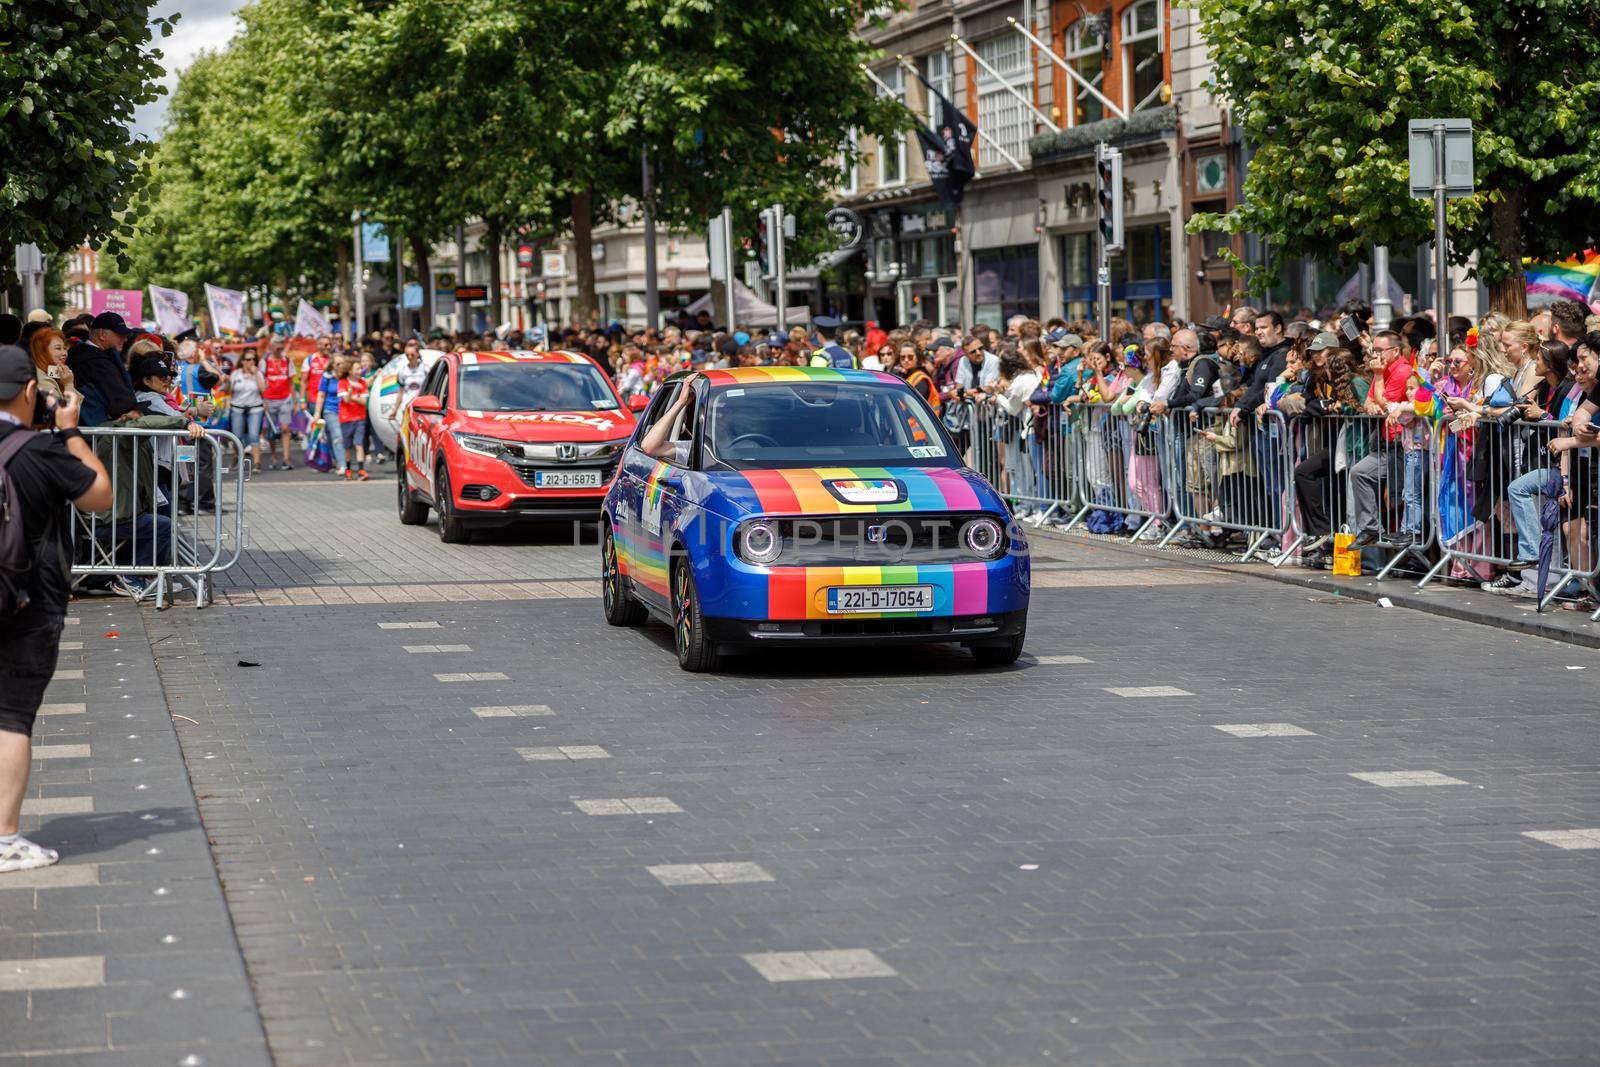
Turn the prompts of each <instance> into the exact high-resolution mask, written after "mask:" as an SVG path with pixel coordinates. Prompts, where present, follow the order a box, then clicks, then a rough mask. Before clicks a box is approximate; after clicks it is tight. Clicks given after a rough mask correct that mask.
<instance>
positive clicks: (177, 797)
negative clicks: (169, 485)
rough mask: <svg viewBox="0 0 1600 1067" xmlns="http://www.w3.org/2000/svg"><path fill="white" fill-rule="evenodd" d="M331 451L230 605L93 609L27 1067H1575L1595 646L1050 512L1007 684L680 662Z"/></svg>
mask: <svg viewBox="0 0 1600 1067" xmlns="http://www.w3.org/2000/svg"><path fill="white" fill-rule="evenodd" d="M311 480H312V476H310V475H306V474H300V475H298V476H297V475H287V476H277V477H276V478H274V476H270V475H268V476H262V477H259V478H258V479H257V480H256V482H255V483H254V484H253V485H252V493H253V508H252V512H251V537H252V545H253V546H254V547H253V550H252V552H251V553H250V554H249V555H248V556H247V563H246V564H245V565H243V566H241V567H240V568H239V569H238V570H237V571H235V572H234V574H233V575H232V576H231V579H230V580H229V583H228V584H227V585H226V587H225V588H224V593H225V596H223V597H222V598H221V599H220V600H219V603H218V604H217V605H216V606H215V607H213V608H210V609H207V610H203V611H195V610H193V609H191V608H188V607H186V606H180V607H174V608H172V609H170V610H168V611H165V612H162V613H159V614H157V613H155V612H152V611H145V612H144V613H143V614H140V613H138V612H135V611H133V610H132V609H130V608H129V607H128V606H127V604H126V602H125V601H117V602H106V601H89V602H82V603H80V604H77V605H75V606H74V614H75V615H76V616H77V618H78V619H79V620H80V621H79V622H78V623H77V625H75V626H74V627H73V629H74V630H75V631H76V632H77V635H81V640H82V642H83V645H84V648H83V650H82V652H81V653H79V652H76V651H75V652H72V653H66V654H64V655H63V663H62V666H63V668H76V667H77V666H79V664H80V661H81V666H82V668H83V671H84V673H83V676H82V678H81V679H76V678H67V677H65V676H64V675H63V676H61V677H60V679H59V681H58V684H57V685H56V686H55V687H53V688H52V691H51V694H50V697H49V699H50V700H51V701H54V702H58V703H59V704H60V705H67V704H78V703H81V704H82V710H81V712H74V713H63V714H61V715H59V716H51V717H47V718H45V719H42V720H41V723H42V724H45V727H44V729H43V730H42V731H41V733H42V736H41V737H40V739H39V740H40V742H41V744H42V745H44V746H50V747H54V746H56V745H62V746H68V745H71V746H76V745H84V746H86V747H84V748H82V749H73V750H71V751H62V752H61V753H60V755H61V756H62V757H63V758H60V759H54V758H51V759H43V760H41V761H40V762H39V763H38V764H37V765H36V772H37V773H36V778H35V783H34V788H33V793H34V794H36V796H37V799H36V800H35V801H33V802H32V803H33V804H34V807H33V808H32V809H31V810H32V811H33V812H35V814H30V815H27V816H26V817H25V825H26V826H29V827H32V828H33V829H36V830H38V831H39V834H40V835H41V836H42V837H44V836H48V837H50V838H51V840H53V841H56V842H58V843H59V846H60V848H61V850H62V853H63V865H62V866H61V867H59V868H53V869H51V870H50V871H49V872H47V873H49V874H50V875H51V877H52V878H53V879H58V880H57V881H51V880H50V879H41V880H39V881H38V884H37V886H30V887H28V888H27V889H26V890H24V889H23V888H20V887H14V886H13V884H12V883H7V884H6V885H5V887H4V888H5V890H6V891H4V892H0V927H3V930H4V933H3V934H0V946H3V949H4V951H0V957H3V958H4V959H3V963H0V1030H3V1031H4V1032H5V1033H6V1034H7V1035H8V1037H11V1038H12V1040H10V1041H9V1042H8V1048H7V1050H6V1052H5V1053H4V1054H3V1055H6V1056H17V1055H19V1054H21V1055H25V1056H27V1057H29V1058H28V1059H27V1060H26V1062H29V1063H33V1062H39V1063H46V1064H58V1063H60V1064H65V1063H102V1062H103V1063H107V1064H117V1065H122V1064H135V1063H137V1064H143V1063H150V1064H164V1063H173V1064H175V1063H180V1062H186V1063H210V1064H212V1065H218V1067H220V1065H223V1064H227V1065H233V1064H250V1063H264V1062H268V1057H269V1055H270V1062H272V1063H275V1064H276V1065H278V1067H333V1065H344V1064H393V1065H401V1064H406V1065H409V1064H460V1065H467V1064H472V1065H483V1064H497V1063H505V1064H552V1065H558V1064H561V1065H564V1064H630V1065H631V1064H639V1065H645V1064H649V1065H664V1064H679V1063H682V1064H695V1065H711V1064H741V1065H755V1064H762V1065H766V1064H780V1063H782V1064H830V1065H833V1064H841V1065H842V1064H884V1065H887V1064H896V1065H908V1067H909V1065H917V1067H927V1065H930V1064H972V1065H1020V1064H1049V1063H1083V1064H1122V1063H1130V1064H1133V1063H1146V1064H1184V1065H1190V1064H1224V1063H1237V1064H1273V1065H1281V1064H1315V1065H1351V1067H1354V1065H1358V1064H1362V1065H1364V1064H1391V1063H1392V1064H1420V1063H1440V1064H1456V1063H1485V1064H1556V1063H1567V1064H1583V1063H1592V1062H1593V1060H1594V1049H1595V1048H1596V1047H1597V1045H1600V1018H1597V1016H1596V1014H1595V1012H1594V1009H1593V1006H1594V1004H1595V1003H1596V1002H1597V999H1600V966H1597V964H1596V960H1597V959H1600V927H1597V926H1596V924H1595V922H1594V914H1595V909H1596V906H1597V904H1600V888H1597V881H1596V879H1595V877H1594V873H1595V866H1594V864H1595V863H1596V862H1600V830H1595V829H1594V828H1595V827H1597V826H1600V786H1597V771H1600V768H1597V766H1596V763H1595V760H1594V754H1593V745H1592V737H1593V725H1592V715H1593V706H1594V705H1593V701H1592V700H1591V699H1589V697H1588V695H1587V694H1588V688H1589V682H1590V681H1591V675H1590V674H1589V673H1587V672H1589V671H1594V670H1600V666H1597V665H1596V661H1595V659H1594V654H1593V652H1591V651H1589V650H1587V649H1580V648H1575V647H1571V646H1566V645H1561V644H1557V643H1555V642H1550V641H1545V640H1542V639H1538V638H1531V637H1526V636H1520V635H1516V634H1511V633H1507V632H1504V631H1502V630H1499V629H1494V628H1491V627H1487V626H1476V625H1472V624H1469V623H1465V622H1456V621H1451V620H1446V619H1441V618H1438V617H1435V616H1432V615H1428V614H1423V613H1420V612H1412V611H1404V610H1398V609H1397V610H1384V609H1381V608H1377V607H1374V606H1371V605H1367V604H1360V603H1357V602H1355V601H1352V600H1348V599H1345V600H1341V599H1339V598H1334V597H1327V596H1315V595H1307V594H1306V593H1305V592H1304V591H1301V590H1297V589H1294V588H1291V587H1288V586H1285V585H1281V584H1276V583H1270V582H1263V581H1258V580H1256V579H1253V578H1244V577H1236V576H1233V575H1228V574H1224V573H1221V572H1219V571H1215V570H1211V569H1207V568H1204V567H1200V566H1190V565H1183V564H1172V563H1156V562H1153V561H1151V560H1149V559H1145V558H1143V557H1136V556H1130V555H1127V554H1125V553H1120V554H1119V553H1114V552H1110V551H1107V550H1103V549H1100V548H1097V547H1094V546H1083V545H1080V544H1074V543H1070V542H1067V541H1064V540H1060V539H1055V538H1049V537H1042V538H1040V539H1038V541H1037V543H1036V546H1035V547H1036V567H1037V568H1038V569H1037V571H1036V586H1037V588H1036V589H1035V593H1034V601H1033V608H1032V615H1031V618H1030V625H1029V640H1028V647H1027V655H1026V656H1025V658H1024V660H1023V662H1021V663H1020V664H1018V665H1017V666H1016V667H1015V668H1012V669H1004V670H993V671H984V670H977V669H975V668H974V667H973V666H972V664H971V661H970V658H969V657H968V656H966V655H965V654H963V653H961V652H959V651H958V650H951V651H944V650H934V651H909V652H904V651H897V650H890V651H886V652H874V653H848V654H839V653H829V654H827V655H826V656H819V655H816V654H806V653H769V654H768V655H765V656H762V657H759V658H754V657H750V658H744V659H739V660H734V661H732V662H731V664H730V668H729V670H727V671H726V672H724V673H722V674H713V675H689V674H685V673H683V672H681V671H680V670H679V669H678V667H677V665H676V663H675V661H674V659H673V656H672V653H671V643H670V637H669V635H668V633H667V631H666V630H665V628H662V627H659V626H647V627H645V628H643V629H639V630H626V629H614V628H611V627H607V626H606V625H605V624H604V622H603V620H602V619H601V617H600V611H599V607H598V604H597V601H596V597H595V595H594V593H595V586H596V582H595V577H596V574H597V554H596V551H595V549H594V548H593V546H592V545H589V544H586V545H583V546H580V547H574V546H573V545H572V544H571V534H570V531H565V530H563V531H559V532H548V531H545V532H540V531H533V532H529V531H521V532H508V533H505V534H499V535H496V536H494V537H493V538H492V539H490V543H487V544H484V543H479V544H469V545H462V546H443V545H440V544H439V543H438V542H437V540H436V537H435V531H434V529H433V527H432V526H431V525H430V526H428V527H423V528H405V527H401V526H399V525H398V524H396V523H395V521H394V517H393V504H392V498H393V492H392V487H391V485H390V483H389V482H388V481H387V480H386V479H378V480H375V481H374V483H372V484H369V485H343V484H337V485H336V484H332V483H327V484H317V485H308V484H304V483H306V482H309V481H311ZM313 532H318V533H316V536H314V537H313V536H311V534H312V533H313ZM590 539H591V540H592V533H591V538H590ZM303 545H309V546H310V547H299V546H303ZM417 586H425V587H429V588H434V589H439V590H441V592H440V593H439V595H438V596H430V595H420V596H419V595H416V587H417ZM285 590H300V591H302V592H299V593H295V594H294V595H293V596H289V595H287V594H286V593H285ZM113 631H115V632H117V633H119V634H120V637H119V639H117V640H115V641H112V640H109V639H108V638H103V637H102V636H101V635H102V634H108V633H111V632H113ZM1219 634H1229V635H1233V636H1234V639H1235V640H1234V644H1233V647H1232V654H1231V656H1229V657H1228V658H1227V659H1226V660H1225V661H1218V660H1217V659H1216V658H1215V657H1202V656H1200V655H1197V648H1198V644H1199V642H1200V641H1202V640H1205V641H1207V642H1215V641H1216V640H1217V638H1218V635H1219ZM68 636H69V637H73V636H75V635H74V634H71V633H69V635H68ZM152 665H153V667H154V668H155V670H154V671H152V670H151V669H150V668H151V666H152ZM157 671H158V672H159V688H158V687H157V685H156V672H157ZM163 697H164V699H165V702H166V709H167V711H168V712H170V714H171V723H172V725H171V726H170V727H169V726H168V725H167V724H166V723H165V722H163V721H162V715H161V703H162V699H163ZM129 714H132V715H135V716H137V718H136V719H134V720H132V722H134V723H137V724H138V725H137V728H135V727H134V726H132V725H125V723H126V722H128V720H125V719H124V718H123V716H125V715H129ZM169 730H170V731H173V732H175V734H176V743H174V741H173V738H172V734H171V733H169V732H168V731H169ZM136 733H137V734H140V735H142V736H140V737H138V738H137V739H135V738H133V737H130V736H129V735H132V734H136ZM90 745H92V753H91V751H90V749H89V748H88V747H87V746H90ZM180 746H181V761H180ZM40 751H41V754H45V753H47V752H48V748H41V750H40ZM51 755H54V754H53V753H52V754H51ZM139 757H143V759H144V760H145V761H146V762H144V763H143V764H142V765H140V764H139V763H137V762H135V763H130V762H129V761H130V760H137V758H139ZM130 767H132V768H134V770H133V771H131V772H130V771H129V770H128V768H130ZM185 767H186V768H187V778H186V777H185ZM191 782H192V793H191V792H190V783H191ZM146 785H148V789H146ZM80 796H81V797H85V798H88V802H92V803H91V804H90V806H87V807H71V806H66V807H63V806H60V805H62V804H63V803H64V802H65V801H66V800H67V799H68V798H70V797H80ZM41 801H43V802H45V804H46V805H48V803H50V802H54V803H56V804H57V805H58V806H57V807H55V808H54V809H51V808H49V807H48V806H45V807H40V806H39V805H40V802H41ZM49 811H54V812H55V814H43V813H42V812H49ZM196 811H197V812H198V816H199V818H200V819H203V822H204V833H203V837H202V833H201V831H200V828H199V821H198V820H197V818H196ZM147 814H155V815H156V816H157V817H156V818H155V819H154V820H149V819H145V818H144V816H145V815H147ZM141 820H142V821H141ZM1578 831H1584V832H1582V833H1579V832H1578ZM203 839H209V843H210V854H211V859H212V860H213V861H214V864H215V867H214V877H213V870H212V868H211V865H210V864H208V863H206V862H205V850H204V848H203V844H204V840H203ZM153 847H160V848H162V849H163V850H164V853H163V854H161V855H159V856H151V855H148V854H147V851H146V850H147V849H150V848H153ZM91 870H92V871H93V873H92V874H91V873H89V872H90V871H91ZM219 882H220V886H221V893H220V894H219V893H218V891H217V887H218V884H219ZM157 893H161V895H160V896H156V895H154V894H157ZM230 920H231V921H230ZM164 934H177V935H181V937H182V938H183V944H182V946H172V949H173V950H171V951H168V950H167V949H166V948H164V947H163V946H162V936H163V935H164ZM235 938H236V941H235ZM180 949H181V950H180ZM241 954H242V964H243V966H242V967H241V966H240V959H241ZM58 957H71V958H74V959H78V960H99V963H98V964H94V963H77V964H70V965H67V964H63V965H60V966H61V967H65V968H67V969H68V970H67V971H66V972H63V971H61V970H60V969H59V968H58V969H57V970H56V971H51V970H49V969H48V968H42V966H41V965H42V964H43V963H45V961H48V960H50V959H54V958H58ZM19 961H21V963H22V965H21V966H20V967H19V966H18V964H19ZM96 967H98V968H100V969H99V970H96ZM73 968H77V970H74V969H73ZM62 973H69V974H76V975H77V976H78V977H77V978H76V979H73V984H74V985H75V986H76V987H77V988H73V989H70V990H65V989H59V988H55V989H52V988H49V986H48V985H41V984H40V983H41V981H42V978H41V976H45V977H46V978H47V977H48V976H49V975H51V974H56V975H58V976H59V975H60V974H62ZM30 983H31V984H30ZM52 984H59V981H58V982H57V983H52ZM174 990H183V991H185V996H184V997H181V998H177V999H173V998H174V996H175V993H174V992H173V991H174ZM125 1027H126V1029H125ZM263 1034H264V1038H263ZM185 1056H190V1057H198V1058H193V1059H185V1058H184V1057H185Z"/></svg>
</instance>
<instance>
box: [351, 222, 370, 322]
mask: <svg viewBox="0 0 1600 1067" xmlns="http://www.w3.org/2000/svg"><path fill="white" fill-rule="evenodd" d="M350 222H351V223H352V224H353V225H354V227H355V243H356V259H355V263H356V266H355V277H354V278H353V279H352V280H351V288H353V289H354V290H355V291H356V294H355V295H356V321H355V322H353V323H351V324H350V327H351V328H350V340H351V341H352V342H354V343H355V344H357V345H359V344H360V343H361V335H362V333H363V332H364V331H365V330H366V328H367V280H366V277H365V275H366V273H367V265H366V262H365V260H364V258H363V257H364V254H365V252H366V249H364V248H362V247H361V244H362V242H361V212H360V211H352V212H350Z"/></svg>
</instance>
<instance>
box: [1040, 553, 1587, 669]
mask: <svg viewBox="0 0 1600 1067" xmlns="http://www.w3.org/2000/svg"><path fill="white" fill-rule="evenodd" d="M1028 537H1029V540H1030V543H1032V544H1033V546H1034V549H1035V551H1036V552H1046V553H1052V552H1062V551H1069V552H1070V554H1072V555H1073V556H1074V558H1079V559H1085V558H1086V559H1090V560H1094V561H1097V563H1098V564H1099V565H1102V566H1106V567H1128V566H1133V565H1134V564H1133V563H1132V562H1131V561H1132V560H1135V559H1137V560H1141V561H1143V562H1142V563H1141V564H1139V565H1140V566H1148V565H1150V564H1159V565H1164V566H1169V567H1196V568H1209V569H1211V570H1212V571H1213V573H1227V574H1232V575H1235V576H1247V577H1251V578H1260V579H1265V580H1267V581H1272V582H1278V583H1280V584H1283V585H1292V586H1298V587H1299V588H1301V589H1305V590H1309V591H1311V592H1314V593H1321V594H1332V595H1333V596H1338V597H1348V598H1350V599H1351V600H1352V601H1355V602H1361V603H1368V604H1376V603H1377V602H1378V601H1379V599H1387V600H1388V601H1389V603H1390V605H1391V606H1392V607H1397V608H1409V609H1411V610H1414V611H1423V612H1427V613H1428V614H1430V615H1438V616H1441V617H1443V618H1446V619H1456V620H1458V621H1460V622H1471V623H1477V624H1479V625H1482V626H1493V627H1495V628H1496V629H1500V630H1507V631H1510V632H1512V633H1517V634H1526V635H1528V636H1532V637H1545V638H1549V639H1551V640H1553V641H1562V642H1565V643H1567V644H1573V645H1583V646H1586V647H1589V648H1600V622H1590V621H1589V612H1587V611H1566V610H1564V609H1562V608H1560V607H1559V606H1551V607H1550V608H1548V609H1547V610H1545V611H1543V612H1540V611H1536V610H1535V604H1534V602H1533V601H1532V600H1531V599H1528V598H1525V597H1510V596H1496V595H1494V594H1492V593H1485V592H1484V591H1483V590H1482V589H1479V588H1477V587H1476V586H1463V585H1459V584H1452V583H1450V582H1446V581H1443V580H1437V579H1436V580H1435V581H1433V582H1431V583H1429V584H1428V585H1427V586H1426V587H1425V588H1422V589H1418V588H1417V579H1416V578H1407V577H1400V576H1396V577H1392V578H1389V579H1387V580H1385V581H1382V582H1380V581H1378V580H1377V579H1376V578H1374V577H1372V576H1371V575H1364V576H1362V577H1360V578H1347V577H1342V576H1339V575H1335V574H1332V573H1330V572H1328V571H1322V570H1307V569H1306V568H1303V567H1300V566H1298V565H1297V564H1294V563H1286V564H1284V565H1283V566H1282V567H1273V566H1272V565H1271V564H1268V563H1254V562H1252V563H1239V562H1238V560H1237V553H1233V554H1226V553H1221V552H1211V551H1206V550H1199V549H1181V548H1164V549H1158V548H1155V547H1153V546H1150V545H1135V544H1131V543H1129V542H1128V540H1127V539H1126V538H1120V537H1107V536H1099V535H1094V534H1086V533H1082V532H1080V531H1073V532H1071V533H1063V532H1061V531H1059V530H1053V529H1045V530H1032V529H1030V531H1029V534H1028Z"/></svg>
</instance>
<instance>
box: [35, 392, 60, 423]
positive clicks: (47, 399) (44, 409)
mask: <svg viewBox="0 0 1600 1067" xmlns="http://www.w3.org/2000/svg"><path fill="white" fill-rule="evenodd" d="M56 403H57V401H56V398H55V396H54V395H53V394H50V393H39V394H38V395H37V396H35V397H34V398H33V428H34V429H36V430H51V429H54V428H55V425H56Z"/></svg>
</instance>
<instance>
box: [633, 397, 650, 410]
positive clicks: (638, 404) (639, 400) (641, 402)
mask: <svg viewBox="0 0 1600 1067" xmlns="http://www.w3.org/2000/svg"><path fill="white" fill-rule="evenodd" d="M649 406H650V394H649V393H634V394H632V395H631V396H629V397H628V410H629V411H632V412H635V413H638V412H640V411H643V410H644V409H645V408H647V407H649Z"/></svg>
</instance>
